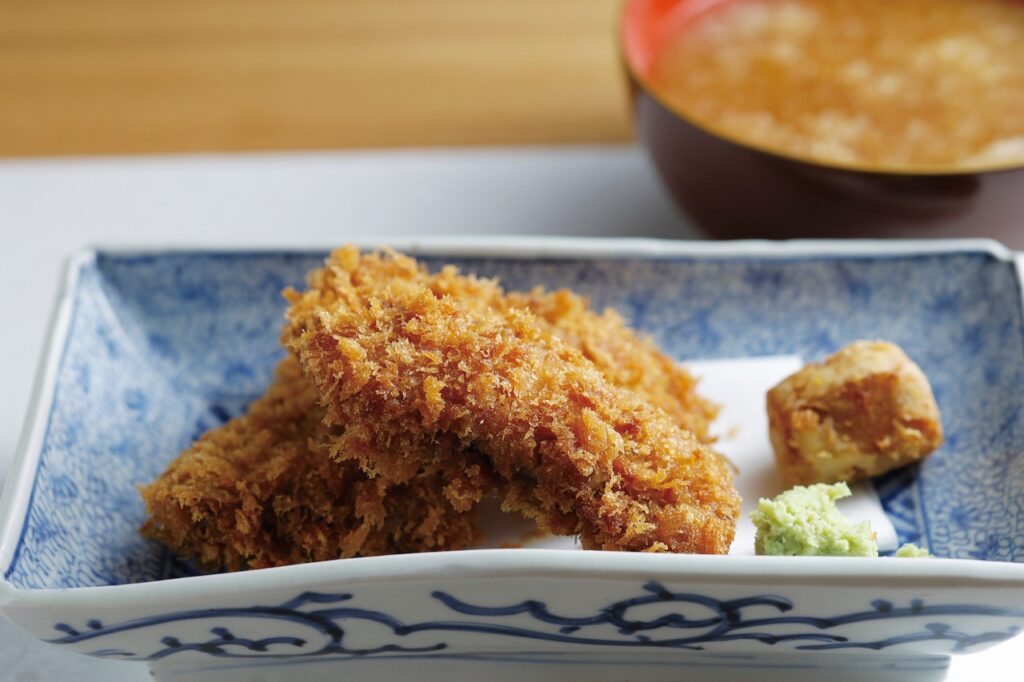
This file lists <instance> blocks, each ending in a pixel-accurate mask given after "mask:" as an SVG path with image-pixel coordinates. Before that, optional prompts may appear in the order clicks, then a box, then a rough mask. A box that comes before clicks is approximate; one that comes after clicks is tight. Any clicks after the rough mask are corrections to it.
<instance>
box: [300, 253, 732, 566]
mask: <svg viewBox="0 0 1024 682" xmlns="http://www.w3.org/2000/svg"><path fill="white" fill-rule="evenodd" d="M287 295H288V297H289V300H290V301H291V302H292V306H291V308H290V309H289V311H288V314H287V318H288V324H287V325H286V327H285V330H284V333H283V336H282V341H283V343H284V344H285V345H286V347H288V348H289V349H290V350H291V351H292V352H294V353H295V354H296V355H297V357H298V358H299V359H300V361H301V364H302V368H303V372H304V373H305V375H306V376H307V378H309V379H310V380H311V381H312V383H313V384H314V386H315V387H316V389H317V392H318V393H319V394H320V397H321V401H322V403H323V404H324V406H325V409H326V419H327V421H328V423H331V424H336V425H339V426H342V425H343V428H342V429H341V430H342V433H340V434H339V436H338V437H337V438H336V440H335V441H334V443H333V447H334V448H336V449H335V450H334V454H335V456H337V457H339V458H341V459H355V460H357V461H359V463H360V465H361V467H362V468H363V469H364V470H366V471H368V472H370V473H371V474H380V475H383V476H385V477H387V478H389V479H390V480H395V481H403V480H411V479H412V478H414V477H415V476H417V475H430V474H432V473H433V472H439V473H440V474H441V475H443V476H444V477H445V479H446V480H447V481H449V488H451V487H452V486H456V487H459V491H460V494H461V495H463V498H462V500H463V502H466V501H469V502H472V501H476V500H478V499H479V498H480V497H481V496H482V494H483V493H484V492H486V490H487V486H486V484H485V485H483V486H478V485H477V484H476V482H475V481H474V480H472V477H470V480H469V481H468V484H467V485H465V486H461V482H463V481H464V480H465V479H466V474H465V473H464V472H465V470H466V466H467V464H469V465H470V466H471V468H473V467H483V472H484V476H483V478H484V479H487V478H489V474H492V473H493V475H495V476H496V477H497V479H498V482H497V485H496V490H497V492H498V493H499V494H500V495H501V496H502V497H503V499H504V507H505V508H506V509H508V510H515V511H520V512H522V513H523V514H524V515H526V516H528V517H531V518H534V519H536V520H537V521H538V523H539V525H541V527H543V528H545V529H548V530H551V531H553V532H556V533H561V534H569V535H579V536H580V538H581V541H582V543H583V545H584V547H587V548H592V549H619V550H647V551H673V552H704V553H724V552H726V551H728V548H729V544H730V543H731V541H732V538H733V534H734V532H735V524H736V519H737V516H738V513H739V497H738V496H737V494H736V492H735V490H734V489H733V487H732V484H731V474H730V471H729V468H728V466H727V465H726V464H725V462H724V461H723V459H722V458H721V457H720V456H719V455H717V454H716V453H714V452H713V451H711V450H710V449H708V448H707V447H706V446H704V445H702V444H701V443H700V442H699V441H698V440H697V439H696V438H695V437H694V436H693V435H692V434H690V433H689V432H687V431H684V430H683V429H681V428H679V426H678V425H677V424H676V423H675V421H674V420H673V419H672V417H670V416H669V415H668V414H666V412H665V411H664V410H662V409H660V408H658V407H655V406H653V405H651V404H650V403H649V402H647V401H646V400H644V399H643V398H641V397H640V396H639V395H638V394H637V393H635V392H634V391H632V390H629V389H627V388H623V387H621V386H616V385H614V384H613V383H611V382H610V381H609V380H608V378H606V376H605V375H604V374H603V373H602V372H601V371H600V370H599V369H598V368H597V367H596V366H595V365H594V363H592V362H591V361H589V360H588V359H587V358H586V357H584V355H583V354H582V353H581V352H580V351H579V350H578V349H576V348H574V347H572V346H570V345H569V344H568V343H566V342H565V341H562V340H561V339H559V338H558V337H557V336H554V335H553V334H551V333H550V330H549V329H548V328H547V326H548V325H545V324H543V323H541V322H539V321H538V319H537V317H536V316H535V315H534V314H533V313H532V312H530V311H529V310H526V309H524V308H520V307H516V306H514V305H500V304H499V305H494V304H493V302H494V301H500V300H501V299H502V297H503V293H502V291H501V289H500V288H499V287H498V286H497V284H496V283H494V282H492V281H489V280H480V279H476V278H472V277H464V276H461V275H459V274H458V273H457V272H456V271H455V270H454V269H453V268H445V269H444V270H442V271H441V272H440V273H439V274H438V275H435V276H427V275H426V274H425V273H424V272H423V271H422V270H421V269H420V268H418V267H417V265H416V263H415V261H413V260H412V259H409V258H406V257H404V256H401V255H397V254H391V255H386V256H381V255H368V256H361V255H360V254H359V252H358V251H357V250H356V249H355V248H353V247H347V248H343V249H339V250H338V251H336V252H335V253H334V254H333V255H332V256H331V258H330V259H329V261H328V263H327V265H326V267H325V268H323V269H321V270H318V271H315V272H313V273H312V274H311V276H310V287H309V290H308V291H306V292H305V293H303V294H298V293H296V292H289V293H288V294H287Z"/></svg>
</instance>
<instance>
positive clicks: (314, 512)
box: [142, 357, 476, 570]
mask: <svg viewBox="0 0 1024 682" xmlns="http://www.w3.org/2000/svg"><path fill="white" fill-rule="evenodd" d="M332 438H333V436H332V434H331V430H330V429H329V428H328V427H327V426H325V425H324V422H323V410H322V409H321V408H320V407H319V405H318V404H317V394H316V392H315V391H314V390H313V389H312V387H311V385H310V384H309V382H308V381H307V380H306V379H305V377H303V376H302V373H301V371H300V370H299V364H298V362H297V361H296V360H295V359H294V358H292V357H288V358H286V359H285V360H284V361H282V362H281V364H280V366H279V367H278V370H277V375H276V378H275V380H274V383H273V384H272V385H271V387H270V388H269V390H268V391H267V394H266V395H265V396H264V397H262V398H260V399H259V400H257V401H256V402H254V403H253V404H252V405H251V406H250V408H249V410H248V412H247V413H246V414H245V415H244V416H242V417H239V418H237V419H233V420H231V421H230V422H228V423H227V424H225V425H224V426H222V427H220V428H217V429H214V430H212V431H210V432H208V433H206V434H205V435H204V436H202V437H201V438H200V439H199V440H197V441H196V442H195V443H194V444H193V445H192V447H190V448H189V449H188V450H186V451H185V452H183V453H182V454H181V456H180V457H178V458H177V459H176V460H175V461H174V462H173V463H171V465H170V467H169V468H168V469H167V471H166V472H165V473H164V474H163V475H162V476H160V478H158V479H157V480H156V481H155V482H153V483H152V484H150V485H148V486H144V487H143V488H142V496H143V498H144V500H145V502H146V507H147V510H148V512H149V514H150V516H151V518H150V519H149V520H148V521H147V522H146V524H145V526H144V527H143V533H144V534H145V535H147V536H148V537H150V538H152V539H155V540H158V541H160V542H162V543H163V544H165V545H167V546H168V547H170V548H171V549H172V550H174V551H175V552H176V553H178V554H179V555H181V556H185V557H189V558H194V559H196V560H197V562H198V563H199V564H200V565H202V566H203V567H205V568H208V569H219V568H226V569H228V570H238V569H242V568H261V567H266V566H282V565H286V564H294V563H300V562H305V561H319V560H325V559H337V558H341V557H352V556H366V555H375V554H392V553H402V552H416V551H426V550H441V549H458V548H461V547H465V546H467V545H469V544H471V543H472V542H473V541H474V540H475V539H476V532H475V530H474V528H473V524H472V519H471V516H470V515H469V514H466V513H462V512H459V511H456V510H455V509H454V508H453V507H452V506H451V505H449V504H446V503H445V500H444V497H443V496H442V490H443V487H444V484H445V482H444V481H443V480H442V479H440V478H439V477H438V476H437V475H434V476H423V477H419V478H417V479H416V480H411V481H408V482H406V483H404V484H401V485H395V484H392V483H391V482H390V481H387V480H384V479H371V478H369V477H368V476H367V475H366V474H365V473H364V472H363V471H361V470H360V469H359V467H358V465H357V464H356V463H355V462H352V461H345V462H338V461H334V460H332V459H331V457H330V455H329V453H330V451H331V441H332Z"/></svg>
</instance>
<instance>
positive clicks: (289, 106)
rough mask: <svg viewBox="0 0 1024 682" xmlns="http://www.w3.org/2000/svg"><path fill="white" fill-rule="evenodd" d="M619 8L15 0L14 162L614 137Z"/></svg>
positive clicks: (515, 1) (449, 0) (617, 131)
mask: <svg viewBox="0 0 1024 682" xmlns="http://www.w3.org/2000/svg"><path fill="white" fill-rule="evenodd" d="M618 4H619V3H618V0H507V1H505V2H498V1H496V0H297V1H296V0H293V1H290V2H286V1H282V0H175V1H173V2H170V1H165V0H85V1H83V0H0V155H41V154H93V153H137V152H170V151H199V150H246V149H311V148H339V147H369V146H408V145H424V146H429V145H470V144H524V143H526V144H528V143H552V142H592V141H617V140H623V139H626V138H627V137H628V136H629V125H628V115H627V110H626V104H625V92H624V85H623V81H622V77H621V74H620V72H619V65H618V59H617V51H616V45H615V28H614V27H615V22H616V17H617V14H618Z"/></svg>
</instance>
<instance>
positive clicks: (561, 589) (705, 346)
mask: <svg viewBox="0 0 1024 682" xmlns="http://www.w3.org/2000/svg"><path fill="white" fill-rule="evenodd" d="M394 246H396V247H398V248H402V249H404V250H406V251H410V252H412V253H415V254H417V255H419V256H420V257H422V258H423V259H424V260H425V261H426V262H427V263H428V264H429V265H430V266H431V267H435V266H437V265H440V264H441V263H448V262H453V263H455V264H457V265H459V266H460V267H462V268H463V269H464V270H466V271H471V272H475V273H477V274H481V275H488V276H498V277H500V278H501V280H502V282H503V283H504V284H505V285H506V286H507V287H508V288H526V287H530V286H532V285H535V284H544V285H546V286H548V287H561V286H568V287H572V288H573V289H575V290H576V291H579V292H581V293H584V294H586V295H587V296H589V297H590V299H591V301H592V302H593V303H594V305H595V306H597V307H604V306H613V307H615V308H617V309H619V310H620V311H621V312H623V314H624V315H625V316H626V317H627V318H628V319H630V321H631V322H632V323H633V325H634V326H636V327H638V328H639V329H641V330H642V331H644V332H645V333H648V334H650V335H652V336H653V337H654V338H655V340H656V341H657V342H658V343H659V344H660V345H661V347H662V348H664V349H665V350H666V351H667V352H668V353H669V354H671V355H673V356H675V357H678V358H680V359H687V360H696V359H713V358H727V357H728V358H735V357H744V356H764V355H785V354H790V355H792V354H795V355H800V356H802V357H805V358H817V357H821V356H824V355H826V354H828V353H830V352H832V351H834V350H835V349H836V348H838V347H839V346H841V345H843V344H844V343H847V342H849V341H851V340H854V339H859V338H884V339H888V340H891V341H894V342H896V343H898V344H899V345H901V346H902V347H903V348H904V349H906V350H907V352H908V353H909V354H910V355H911V357H913V358H914V359H915V360H916V361H917V362H918V364H920V365H921V367H922V368H923V369H924V371H925V373H926V374H927V375H928V377H929V378H930V380H931V382H932V385H933V388H934V391H935V395H936V399H937V401H938V403H939V405H940V408H941V410H942V414H943V419H944V424H945V429H946V434H947V440H946V443H945V445H944V446H943V447H942V449H941V450H940V451H939V452H938V453H936V454H935V455H934V456H933V457H932V458H930V459H928V460H927V461H926V462H925V463H924V464H923V465H922V466H920V467H919V468H916V469H909V470H905V471H902V472H899V473H897V474H894V475H891V476H889V477H887V478H884V479H881V480H879V481H878V482H877V483H876V487H877V490H878V492H879V495H880V497H881V499H882V501H883V504H884V506H885V511H886V513H887V514H888V515H889V517H890V519H891V520H892V521H893V525H894V526H895V527H896V529H897V531H898V533H899V535H900V536H901V539H903V540H905V541H906V540H913V541H917V542H919V543H921V544H924V545H926V546H928V547H929V548H930V549H931V550H932V552H933V553H934V554H935V555H936V556H938V557H940V558H941V559H935V560H914V561H909V560H895V559H835V558H781V557H705V556H682V555H637V554H624V553H614V552H585V553H581V552H578V551H570V550H531V549H489V550H470V551H464V552H450V553H443V554H422V555H406V556H386V557H373V558H365V559H352V560H342V561H332V562H323V563H319V564H307V565H301V566H290V567H284V568H275V569H266V570H259V571H250V572H246V573H237V574H225V575H196V574H194V572H193V571H191V570H190V569H189V567H188V566H187V565H186V564H184V563H182V562H180V561H178V560H177V559H176V558H175V557H173V556H172V555H170V554H169V553H168V552H166V551H165V550H164V549H162V548H161V547H159V546H157V545H155V544H154V543H151V542H148V541H145V540H143V539H142V538H141V537H140V536H139V534H138V527H139V525H140V523H141V521H142V519H143V507H142V503H141V500H140V498H139V495H138V493H137V490H136V486H137V485H138V484H140V483H144V482H148V481H150V480H152V479H153V478H154V477H155V476H156V475H158V474H159V473H160V472H161V471H162V470H163V468H164V467H165V466H166V464H167V463H168V462H169V461H170V460H171V459H172V458H173V457H174V456H176V454H177V453H178V451H180V450H181V449H182V448H183V447H185V446H187V445H188V444H189V443H190V442H191V441H192V440H193V439H194V438H195V437H196V436H198V435H199V434H200V433H202V432H203V431H205V430H207V429H209V428H211V427H214V426H216V425H218V424H220V423H222V422H224V421H225V420H227V419H229V418H230V417H232V416H235V415H237V414H239V413H240V412H241V411H242V410H243V409H244V407H245V405H246V404H247V403H248V402H249V401H250V400H251V399H252V398H253V397H255V396H256V395H258V394H259V393H260V392H261V391H262V390H263V389H264V388H265V386H266V383H267V381H268V379H269V376H270V372H271V369H272V367H273V365H274V363H275V362H276V360H277V359H278V358H279V357H280V354H281V352H282V351H281V350H280V348H279V346H278V343H277V337H278V331H279V327H280V324H281V319H282V314H283V311H284V301H283V300H282V298H281V296H280V291H281V289H282V288H283V287H285V286H287V285H293V286H301V285H302V283H303V278H304V275H305V273H306V272H307V271H308V270H310V269H311V268H313V267H315V266H317V265H318V264H319V263H320V262H321V261H322V259H323V257H324V255H325V252H316V253H309V252H294V251H286V250H282V251H242V250H239V251H215V252H213V251H152V252H125V251H118V250H98V251H90V252H86V253H82V254H79V255H78V256H76V257H75V258H73V259H72V261H71V264H70V267H69V271H68V276H67V280H66V286H65V291H64V294H63V296H62V299H61V301H60V303H59V306H58V308H57V312H56V315H55V318H54V324H53V329H52V333H51V340H50V346H49V348H48V350H47V352H46V355H45V358H44V362H43V368H42V370H41V373H40V379H39V383H38V385H37V390H36V395H35V397H34V401H33V406H32V410H31V414H30V417H29V420H28V423H27V425H26V429H25V433H24V437H23V439H22V443H21V447H20V452H19V453H18V457H17V460H16V464H15V466H14V468H13V470H12V474H11V476H10V477H9V479H8V485H7V488H6V490H5V491H4V497H3V501H2V503H0V513H2V521H0V522H2V526H0V569H2V571H3V582H2V584H0V608H2V610H3V613H4V615H5V616H7V617H8V618H9V619H11V620H12V621H14V622H15V623H17V624H18V625H20V626H21V627H23V628H24V629H26V630H28V631H29V632H31V633H32V634H34V635H35V636H37V637H39V638H41V639H44V640H47V641H51V642H53V643H55V644H56V645H59V646H64V647H69V648H72V649H75V650H77V651H81V652H83V653H87V654H91V655H95V656H103V657H108V658H118V659H127V660H139V661H148V662H150V664H151V665H152V666H153V669H154V671H155V672H156V673H157V675H158V676H159V677H161V678H167V679H170V678H171V677H174V676H179V675H180V676H185V677H187V678H189V679H203V676H207V677H209V679H236V678H237V679H248V678H247V677H246V676H247V675H250V673H252V671H253V670H256V669H258V670H259V671H260V675H262V679H275V677H274V676H280V677H281V679H284V676H286V675H287V676H294V674H296V671H297V670H299V669H301V671H302V673H301V674H303V675H305V676H307V677H310V678H315V677H316V676H318V675H320V676H323V677H324V678H325V679H327V678H329V677H331V678H333V677H334V676H337V675H338V674H346V673H344V671H346V670H348V671H349V673H347V674H353V675H356V676H358V677H360V679H364V678H373V677H377V678H379V679H388V678H389V675H393V674H394V671H397V670H400V669H409V666H411V669H413V670H421V669H423V670H425V669H429V670H435V671H442V672H443V671H444V670H447V669H448V668H446V667H445V666H451V665H455V662H457V661H466V660H472V661H477V662H479V661H493V662H501V663H502V664H506V665H532V666H533V668H532V669H531V670H532V672H531V673H530V674H531V675H533V676H534V677H538V676H539V677H544V676H545V675H548V676H554V675H555V672H553V671H556V670H557V669H558V666H559V665H560V664H566V663H569V662H576V663H580V664H583V665H592V666H596V668H595V669H597V668H600V669H608V668H609V666H611V667H614V666H615V665H629V666H636V665H638V664H641V663H642V664H643V666H644V669H655V668H658V666H670V667H671V666H678V665H685V666H687V670H688V671H689V672H688V674H689V675H690V676H691V677H695V678H696V677H698V676H699V675H700V674H704V673H700V672H699V671H704V672H705V673H707V671H718V672H717V673H715V674H720V673H721V671H722V670H730V671H732V672H731V673H729V674H730V675H732V674H734V673H735V674H737V675H738V674H739V673H737V672H736V671H742V670H743V669H749V670H756V669H758V668H759V667H764V666H766V665H771V666H776V667H778V666H783V667H785V666H790V667H791V668H792V669H793V670H797V669H799V670H815V669H818V668H820V667H821V666H828V667H829V668H830V669H831V670H833V671H834V670H849V671H853V672H851V674H854V673H856V672H857V671H861V672H863V671H865V670H871V671H875V672H874V673H873V674H880V673H878V671H879V670H900V671H902V673H901V674H908V673H907V671H908V670H909V671H913V670H916V671H919V672H920V671H934V670H941V668H942V667H943V666H944V664H945V661H946V660H947V658H946V657H947V656H948V655H949V654H953V653H961V652H970V651H975V650H979V649H981V648H984V647H985V646H987V645H989V644H992V643H995V642H999V641H1003V640H1005V639H1008V638H1010V637H1012V636H1014V635H1016V634H1017V633H1018V631H1019V630H1020V628H1021V627H1022V626H1024V565H1022V564H1024V457H1022V456H1021V453H1022V452H1024V421H1022V419H1021V414H1020V413H1021V407H1022V402H1024V391H1021V390H1020V386H1022V385H1024V322H1022V300H1021V286H1020V282H1021V278H1020V271H1019V268H1018V265H1017V263H1016V262H1015V260H1014V258H1013V257H1012V255H1011V254H1010V253H1009V252H1007V251H1005V250H1004V249H1002V248H1001V247H999V246H998V245H995V244H992V243H988V242H976V241H969V242H963V241H961V242H920V243H919V242H890V243H886V244H879V243H871V242H853V243H813V242H796V243H774V244H769V243H733V244H729V243H724V244H693V243H674V242H658V241H639V240H619V241H601V240H528V239H515V240H476V241H474V240H465V239H459V240H456V239H450V240H438V241H433V242H417V243H412V244H395V245H394ZM346 666H347V667H346ZM401 666H406V668H401ZM630 669H631V670H632V669H633V668H632V667H631V668H630ZM388 671H391V672H390V673H389V672H388ZM538 671H540V672H538ZM544 671H547V672H544ZM638 677H639V675H638ZM705 677H708V678H709V679H710V678H711V677H714V675H712V674H711V673H708V674H707V675H705ZM593 679H596V678H593ZM832 679H836V678H832Z"/></svg>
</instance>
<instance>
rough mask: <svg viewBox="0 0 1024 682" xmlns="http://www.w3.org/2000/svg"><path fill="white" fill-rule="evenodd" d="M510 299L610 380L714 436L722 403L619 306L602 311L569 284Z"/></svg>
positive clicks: (688, 425)
mask: <svg viewBox="0 0 1024 682" xmlns="http://www.w3.org/2000/svg"><path fill="white" fill-rule="evenodd" d="M507 300H508V303H509V304H510V305H512V306H518V307H522V308H529V309H530V310H531V311H532V312H533V313H534V315H536V316H537V319H538V321H540V322H541V323H542V324H544V323H546V324H549V325H550V331H551V332H552V333H553V334H554V335H555V336H557V337H559V338H560V339H562V340H563V341H565V342H566V343H567V344H569V345H570V346H573V347H574V348H578V349H579V350H580V352H581V353H583V356H584V357H585V358H587V359H588V360H590V361H591V362H593V363H594V365H595V366H596V367H597V368H598V369H599V370H601V373H602V374H604V376H605V378H606V379H608V381H610V382H611V383H613V384H615V385H616V386H621V387H623V388H628V389H630V390H632V391H635V392H636V393H638V394H640V396H641V397H642V398H645V399H646V400H647V401H648V402H649V403H651V404H652V405H656V406H657V407H660V408H661V409H663V410H665V412H667V413H668V415H669V416H670V417H672V419H674V420H675V422H676V423H677V424H679V426H681V427H682V428H684V429H686V430H687V431H689V432H691V433H692V434H693V435H695V436H697V438H699V439H700V440H701V441H703V442H705V443H710V442H713V441H714V438H712V437H711V436H710V435H709V433H708V429H709V426H710V424H711V422H712V421H714V419H715V417H716V416H717V415H718V406H717V405H715V404H714V403H712V402H711V401H709V400H707V399H705V398H703V397H701V396H700V395H698V394H697V380H696V379H695V378H694V377H693V376H692V375H691V374H690V373H689V372H687V371H686V369H684V368H683V367H681V366H680V365H679V364H678V363H676V362H675V361H674V360H672V359H671V358H670V357H668V356H667V355H665V354H664V353H663V352H662V351H661V350H660V349H659V348H658V347H657V346H656V345H655V344H654V342H653V341H651V340H650V339H648V338H646V337H642V336H640V335H638V334H637V333H636V332H635V331H633V330H632V329H630V328H629V326H628V325H627V324H626V321H625V320H623V319H622V315H620V314H619V313H618V312H617V311H615V310H612V309H610V308H609V309H607V310H605V311H604V312H603V313H601V314H597V313H596V312H595V311H593V310H591V309H590V307H589V304H588V303H587V299H586V298H583V297H582V296H579V295H577V294H575V293H573V292H572V291H569V290H568V289H559V290H558V291H552V292H546V291H545V290H544V289H542V288H540V287H538V288H535V289H533V290H532V291H530V292H528V293H518V292H510V293H509V294H508V296H507Z"/></svg>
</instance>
